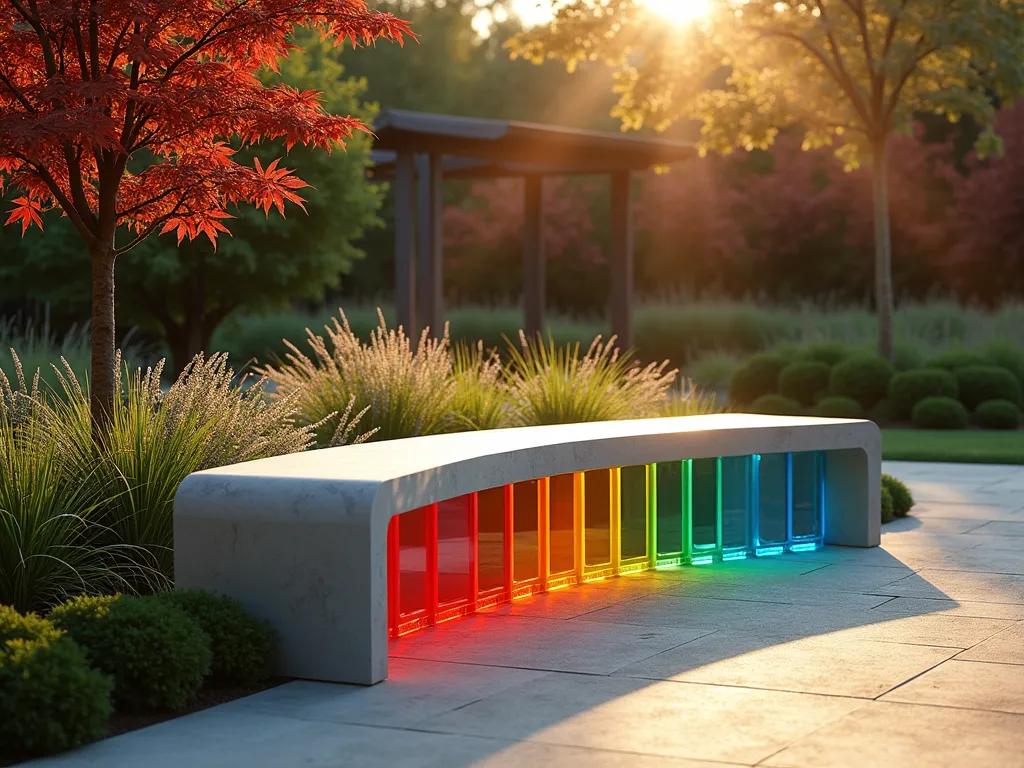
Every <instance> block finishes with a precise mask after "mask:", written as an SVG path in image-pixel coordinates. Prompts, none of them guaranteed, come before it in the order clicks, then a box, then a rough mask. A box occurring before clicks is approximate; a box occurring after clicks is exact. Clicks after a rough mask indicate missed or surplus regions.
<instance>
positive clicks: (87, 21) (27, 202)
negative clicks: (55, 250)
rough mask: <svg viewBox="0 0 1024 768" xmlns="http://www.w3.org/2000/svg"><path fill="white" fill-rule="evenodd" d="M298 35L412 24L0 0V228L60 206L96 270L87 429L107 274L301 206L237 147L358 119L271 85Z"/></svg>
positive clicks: (106, 329) (362, 34) (103, 373)
mask: <svg viewBox="0 0 1024 768" xmlns="http://www.w3.org/2000/svg"><path fill="white" fill-rule="evenodd" d="M296 27H311V28H317V29H319V30H320V31H321V33H322V34H323V35H325V36H326V37H329V38H332V39H333V40H334V41H335V42H336V44H344V43H345V42H346V41H348V42H351V43H352V44H353V45H359V44H369V43H373V42H374V41H375V40H377V39H380V38H383V39H386V40H393V41H395V42H398V43H401V42H402V41H403V39H404V36H405V35H411V32H410V31H409V28H408V26H407V24H406V22H403V21H401V20H399V19H396V18H395V17H394V16H392V15H391V14H387V13H378V12H375V11H371V10H370V9H369V8H367V6H366V3H365V2H364V0H0V195H2V194H4V193H5V191H6V190H7V189H10V190H11V191H12V193H13V194H14V195H16V196H15V197H14V209H13V211H12V212H11V214H10V216H9V218H8V220H7V223H8V224H20V225H21V226H22V230H23V231H24V230H25V229H27V228H28V227H29V226H33V225H34V226H38V227H42V225H43V221H42V213H43V212H45V211H47V210H50V209H55V208H56V209H59V210H60V211H61V212H62V213H63V214H64V215H65V216H67V217H68V218H69V219H70V220H71V222H72V223H73V224H74V226H75V228H76V229H77V231H78V232H79V234H80V235H81V236H82V238H83V240H84V242H85V245H86V247H87V248H88V249H89V254H90V257H91V262H92V403H91V408H92V417H93V425H94V430H95V429H98V425H99V424H101V423H102V422H103V421H104V420H105V418H106V417H107V414H109V412H110V408H111V406H112V404H113V402H114V265H115V262H116V259H117V257H118V256H119V255H120V254H123V253H124V252H125V251H127V250H128V249H130V248H132V247H133V246H134V245H136V244H137V243H139V242H140V241H142V240H143V239H145V238H146V237H148V236H149V235H151V234H153V233H168V232H170V233H175V234H176V235H177V237H178V240H179V242H180V241H181V240H182V239H183V238H185V237H188V238H190V239H191V238H196V237H198V236H200V235H203V236H206V237H208V238H209V239H210V240H211V241H214V242H216V239H217V236H218V234H220V233H223V232H227V227H226V225H225V222H226V220H227V219H230V218H231V216H230V214H229V213H228V211H229V208H230V207H231V206H233V205H238V204H242V203H248V204H253V205H256V206H258V207H260V208H262V209H263V211H264V212H267V213H269V211H270V209H271V208H275V209H277V210H278V211H279V212H281V213H283V212H284V206H285V203H286V202H290V203H294V204H296V205H299V206H300V207H301V206H302V198H301V197H300V196H299V193H298V190H300V189H302V188H303V187H305V186H306V184H305V183H304V182H303V181H301V180H300V179H298V178H297V177H295V176H294V175H293V174H292V173H291V171H289V170H287V169H286V168H282V167H279V166H278V161H276V160H275V161H274V162H272V163H270V164H269V165H267V166H266V167H263V166H261V165H260V163H259V162H258V161H257V162H256V163H255V165H254V167H251V168H250V167H247V166H243V165H241V164H239V163H237V162H235V161H234V159H233V158H232V154H233V149H232V145H231V144H229V141H230V140H232V139H234V140H235V144H234V146H235V147H237V146H238V144H239V143H240V144H241V145H242V146H246V145H250V144H253V143H255V142H258V141H260V140H263V139H282V140H283V141H284V142H285V145H286V146H287V147H289V148H290V147H291V146H293V145H295V144H297V143H301V144H306V145H312V146H316V147H319V148H323V149H327V150H330V149H331V148H332V146H333V145H335V144H336V143H343V142H344V140H345V139H347V138H349V137H350V136H351V135H352V134H353V132H354V131H357V130H363V129H364V127H363V126H362V124H361V123H360V122H359V121H358V120H357V119H355V118H352V117H339V116H334V115H329V114H327V113H325V112H324V110H323V107H322V105H321V101H320V95H319V93H317V92H315V91H299V90H296V89H294V88H290V87H289V86H287V85H275V86H270V87H268V86H265V85H264V84H263V83H262V82H261V80H260V78H259V77H258V75H259V73H260V72H261V71H262V70H264V68H267V67H269V68H271V69H274V68H276V64H277V62H278V61H279V60H280V58H281V57H284V56H287V55H288V53H289V51H290V50H291V49H293V47H294V46H293V45H292V44H291V42H290V34H291V32H292V31H293V30H294V29H295V28H296Z"/></svg>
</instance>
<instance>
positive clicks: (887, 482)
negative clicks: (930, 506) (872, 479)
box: [882, 473, 914, 517]
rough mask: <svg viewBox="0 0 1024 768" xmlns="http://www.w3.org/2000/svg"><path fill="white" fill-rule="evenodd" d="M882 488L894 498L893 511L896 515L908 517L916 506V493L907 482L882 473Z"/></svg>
mask: <svg viewBox="0 0 1024 768" xmlns="http://www.w3.org/2000/svg"><path fill="white" fill-rule="evenodd" d="M882 488H883V489H884V490H886V491H888V493H889V497H890V499H891V500H892V513H893V515H894V516H895V517H906V516H907V515H909V514H910V510H911V509H913V507H914V495H913V494H912V493H911V492H910V489H909V488H908V487H907V485H906V483H904V482H903V481H902V480H899V479H897V478H895V477H893V476H892V475H887V474H885V473H883V474H882Z"/></svg>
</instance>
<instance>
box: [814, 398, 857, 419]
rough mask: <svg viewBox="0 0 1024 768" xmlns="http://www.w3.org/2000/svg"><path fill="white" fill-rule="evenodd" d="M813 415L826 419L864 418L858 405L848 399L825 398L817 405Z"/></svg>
mask: <svg viewBox="0 0 1024 768" xmlns="http://www.w3.org/2000/svg"><path fill="white" fill-rule="evenodd" d="M815 413H816V414H817V415H818V416H821V417H822V418H826V419H862V418H864V409H863V408H862V407H861V405H860V403H858V402H857V401H856V400H854V399H852V398H849V397H826V398H824V399H822V400H821V402H819V403H818V407H817V408H816V409H815Z"/></svg>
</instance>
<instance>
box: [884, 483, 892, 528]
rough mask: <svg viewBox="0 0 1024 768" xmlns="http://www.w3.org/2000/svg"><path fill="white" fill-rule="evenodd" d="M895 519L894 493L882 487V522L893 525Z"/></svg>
mask: <svg viewBox="0 0 1024 768" xmlns="http://www.w3.org/2000/svg"><path fill="white" fill-rule="evenodd" d="M894 517H895V512H894V507H893V500H892V493H891V492H890V491H889V489H888V488H886V487H885V486H884V485H883V486H882V522H883V523H891V522H892V521H893V518H894Z"/></svg>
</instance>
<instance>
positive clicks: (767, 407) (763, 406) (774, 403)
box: [750, 395, 803, 416]
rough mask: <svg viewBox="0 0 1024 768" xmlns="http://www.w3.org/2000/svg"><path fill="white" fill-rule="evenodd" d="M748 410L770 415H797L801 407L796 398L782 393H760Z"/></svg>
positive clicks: (801, 411) (801, 410) (801, 409)
mask: <svg viewBox="0 0 1024 768" xmlns="http://www.w3.org/2000/svg"><path fill="white" fill-rule="evenodd" d="M750 412H751V413H763V414H768V415H771V416H799V415H800V414H801V413H803V408H801V407H800V403H798V402H797V401H796V400H792V399H790V398H788V397H783V396H782V395H761V396H760V397H759V398H757V400H755V401H754V402H753V403H752V404H751V406H750Z"/></svg>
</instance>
